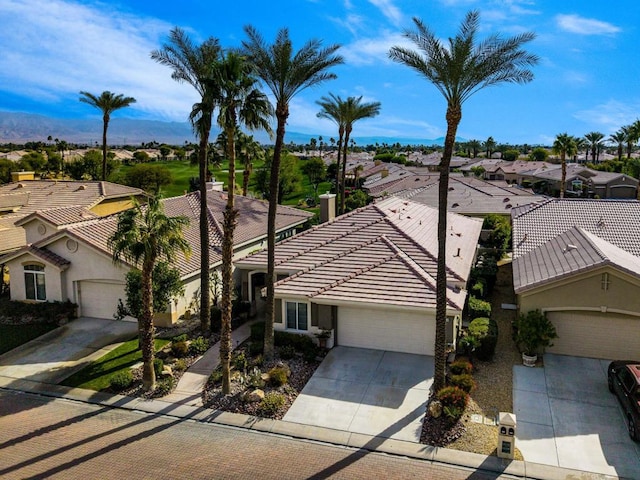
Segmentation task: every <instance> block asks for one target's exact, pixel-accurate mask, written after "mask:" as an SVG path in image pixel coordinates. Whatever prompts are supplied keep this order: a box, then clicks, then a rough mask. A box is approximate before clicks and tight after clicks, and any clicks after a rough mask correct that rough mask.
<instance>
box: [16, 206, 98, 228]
mask: <svg viewBox="0 0 640 480" xmlns="http://www.w3.org/2000/svg"><path fill="white" fill-rule="evenodd" d="M33 218H41V219H43V220H46V221H48V222H49V223H51V224H53V225H57V226H62V225H69V224H72V223H77V222H83V221H85V220H89V219H92V218H98V215H96V214H95V213H93V212H92V211H91V210H89V209H88V208H86V207H82V206H80V205H72V206H69V207H57V208H50V209H47V210H39V211H37V212H34V213H32V214H31V215H27V216H26V217H24V218H22V219H20V220H18V221H16V225H18V226H19V225H24V224H25V223H27V222H29V221H30V220H31V219H33Z"/></svg>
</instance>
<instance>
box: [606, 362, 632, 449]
mask: <svg viewBox="0 0 640 480" xmlns="http://www.w3.org/2000/svg"><path fill="white" fill-rule="evenodd" d="M607 379H608V383H609V390H610V391H611V392H612V393H615V394H616V396H617V397H618V400H619V401H620V404H621V405H622V409H623V410H624V415H625V417H627V425H628V427H629V436H630V437H631V438H632V439H633V440H635V441H636V442H637V441H639V440H640V362H634V361H616V362H611V363H610V364H609V368H608V374H607Z"/></svg>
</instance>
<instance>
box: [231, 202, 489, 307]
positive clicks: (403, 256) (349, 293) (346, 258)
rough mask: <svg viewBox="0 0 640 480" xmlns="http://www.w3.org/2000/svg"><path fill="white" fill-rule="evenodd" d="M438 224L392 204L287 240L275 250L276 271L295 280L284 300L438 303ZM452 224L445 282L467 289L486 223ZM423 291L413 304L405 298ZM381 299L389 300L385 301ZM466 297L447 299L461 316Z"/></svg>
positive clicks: (252, 262) (258, 261) (253, 263)
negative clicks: (300, 297) (305, 297)
mask: <svg viewBox="0 0 640 480" xmlns="http://www.w3.org/2000/svg"><path fill="white" fill-rule="evenodd" d="M437 216H438V211H437V210H436V209H433V208H429V207H426V206H424V205H420V204H418V203H415V202H410V201H407V200H402V199H399V198H395V197H391V198H388V199H385V200H382V201H379V202H377V203H374V204H372V205H369V206H367V207H364V208H362V209H358V210H355V211H353V212H350V213H348V214H345V215H342V216H340V217H337V218H336V219H335V220H334V221H332V222H329V223H325V224H322V225H318V226H316V227H314V228H312V229H310V230H307V231H305V232H302V233H301V234H299V235H296V236H294V237H292V238H289V239H287V240H284V241H282V242H280V243H278V244H277V245H276V251H275V260H276V270H277V271H279V272H287V273H290V274H294V276H293V277H290V278H288V279H285V280H282V281H280V282H279V283H278V292H280V293H290V294H291V293H294V292H297V294H299V295H313V296H314V297H315V298H323V299H329V298H331V299H334V300H336V299H338V298H342V299H348V298H351V297H353V298H356V297H357V298H361V299H362V300H361V301H368V302H380V301H385V302H387V303H393V302H396V303H395V304H397V305H409V304H411V305H414V306H425V302H427V303H429V302H432V301H434V298H435V297H432V295H435V291H434V290H433V289H434V286H435V281H434V278H435V276H436V272H437V258H436V255H437V246H438V243H437ZM448 224H449V230H450V234H449V240H448V242H447V267H448V274H447V280H448V283H449V284H452V285H458V286H459V285H465V284H466V280H467V278H468V275H469V271H470V269H471V263H472V261H473V258H474V254H475V249H476V245H477V241H478V236H479V235H480V230H481V228H482V222H481V221H480V220H476V219H470V218H466V217H462V216H460V215H455V214H449V216H448ZM266 257H267V252H266V251H265V250H263V251H261V252H257V253H255V254H253V255H250V256H248V257H245V258H244V259H242V260H240V261H238V262H236V264H237V265H238V266H239V267H241V268H248V269H250V268H266ZM295 274H298V275H297V276H296V275H295ZM405 281H406V282H407V285H406V286H405V285H404V282H405ZM373 284H377V285H384V288H378V287H376V288H374V287H373V286H372V285H373ZM405 287H406V289H407V290H406V291H405V290H404V289H405ZM412 289H413V290H412ZM418 290H419V291H420V294H419V295H418V294H417V295H418V296H417V297H415V298H410V297H411V295H410V294H408V293H407V292H408V291H412V292H414V293H416V292H417V291H418ZM381 291H385V293H388V295H386V296H385V297H384V300H380V298H378V297H379V294H380V292H381ZM374 292H377V293H374ZM403 292H404V293H403ZM465 295H466V292H462V293H461V291H460V290H458V289H454V288H451V289H450V290H449V294H448V299H449V301H450V302H454V303H453V304H455V305H456V308H457V307H459V308H462V305H463V304H464V296H465ZM423 297H424V298H423ZM403 298H404V300H402V299H403ZM429 304H430V305H431V303H429ZM453 304H451V305H453Z"/></svg>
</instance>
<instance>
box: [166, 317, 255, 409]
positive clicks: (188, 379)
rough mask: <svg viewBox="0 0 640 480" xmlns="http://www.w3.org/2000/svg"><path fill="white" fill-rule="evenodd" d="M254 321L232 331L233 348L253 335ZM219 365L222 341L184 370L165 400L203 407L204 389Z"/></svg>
mask: <svg viewBox="0 0 640 480" xmlns="http://www.w3.org/2000/svg"><path fill="white" fill-rule="evenodd" d="M253 323H255V321H254V322H247V323H244V324H242V325H240V326H239V327H238V328H236V329H235V330H233V331H232V332H231V348H232V349H235V348H236V347H237V346H238V345H240V344H241V343H242V342H244V341H246V340H247V339H248V338H249V337H250V336H251V325H252V324H253ZM218 365H220V342H217V343H216V344H214V345H213V346H211V347H209V350H207V351H206V352H205V354H204V355H202V357H200V358H199V359H198V360H197V361H196V362H195V363H194V364H193V365H191V367H189V368H188V369H187V371H186V372H184V374H183V375H182V377H181V378H180V381H179V382H178V385H176V388H175V390H174V391H173V392H172V393H170V394H169V395H167V396H166V397H164V400H165V401H167V402H170V403H176V404H179V405H189V406H191V407H201V406H202V390H203V388H204V386H205V384H206V383H207V380H208V379H209V375H211V372H213V370H215V368H216V367H217V366H218Z"/></svg>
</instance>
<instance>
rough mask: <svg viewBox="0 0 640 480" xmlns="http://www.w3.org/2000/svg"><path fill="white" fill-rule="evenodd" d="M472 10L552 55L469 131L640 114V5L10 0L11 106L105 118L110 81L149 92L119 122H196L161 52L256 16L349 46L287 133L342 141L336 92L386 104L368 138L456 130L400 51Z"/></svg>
mask: <svg viewBox="0 0 640 480" xmlns="http://www.w3.org/2000/svg"><path fill="white" fill-rule="evenodd" d="M470 9H478V10H479V11H480V14H481V18H480V24H481V32H480V33H481V35H480V38H482V37H484V36H485V35H486V34H488V33H494V32H501V33H502V34H504V35H505V36H506V35H514V34H517V33H520V32H523V31H534V32H536V34H537V38H536V40H534V41H533V42H531V43H529V44H527V49H528V50H530V51H531V52H533V53H535V54H537V55H538V56H539V57H540V59H541V60H540V63H539V65H538V66H537V67H535V68H534V74H535V77H536V78H535V80H534V81H533V82H531V83H529V84H526V85H524V86H521V85H510V84H507V85H503V86H499V87H493V88H489V89H486V90H482V91H480V92H478V93H477V94H476V95H475V96H473V97H472V98H471V99H469V100H468V101H467V102H466V103H465V105H464V107H463V119H462V122H461V124H460V127H459V130H458V135H459V136H460V137H464V138H467V139H479V140H485V139H486V138H487V137H489V136H493V137H494V138H495V140H496V141H498V142H500V143H530V144H549V143H551V142H552V139H553V138H554V136H555V135H556V134H558V133H562V132H568V133H570V134H573V135H584V134H585V133H587V132H590V131H601V132H603V133H605V134H607V135H608V134H611V133H613V132H615V131H616V130H617V129H618V128H620V127H621V126H623V125H626V124H629V123H631V122H633V121H634V120H636V119H637V118H638V117H640V88H639V87H640V62H639V61H638V60H639V59H638V55H637V50H636V49H637V46H638V45H640V32H639V28H640V26H639V25H638V18H640V3H638V1H637V0H616V1H615V2H611V3H607V4H604V3H603V2H602V1H601V0H562V1H558V0H501V1H497V0H496V1H491V0H489V1H479V0H335V1H333V0H286V1H281V0H272V1H268V2H267V1H264V0H249V1H244V2H243V1H235V2H217V1H212V0H183V1H182V2H175V1H171V2H169V1H166V0H153V1H148V0H130V1H104V2H93V1H74V0H2V2H0V25H2V26H3V27H2V33H1V34H0V52H1V55H0V110H7V111H20V112H30V113H41V114H45V115H49V116H54V117H59V118H85V117H96V116H97V112H96V111H95V110H93V109H91V108H90V107H89V106H87V105H85V104H81V103H79V102H78V92H79V91H80V90H87V91H90V92H93V93H96V94H99V93H100V92H102V91H103V90H111V91H113V92H116V93H123V94H125V95H127V96H133V97H135V98H136V99H137V100H138V102H137V104H136V105H135V108H129V109H125V110H122V111H120V112H118V113H116V114H115V115H114V116H116V117H117V116H126V117H131V118H144V119H153V120H165V121H185V120H186V118H187V115H188V112H189V111H190V108H191V105H192V104H193V102H194V101H195V100H196V97H195V93H194V91H193V89H192V88H191V87H190V86H186V85H181V84H178V83H176V82H175V81H173V80H172V79H171V76H170V73H171V72H170V70H169V69H168V68H167V67H163V66H161V65H158V64H156V63H155V62H153V61H152V60H151V59H150V58H149V53H150V52H151V51H152V50H153V49H156V48H159V47H160V46H161V44H162V43H163V41H165V40H166V37H167V34H168V32H169V31H170V29H171V28H172V27H174V26H180V27H182V28H184V29H185V30H186V31H187V32H189V34H190V35H191V36H192V38H193V39H194V40H196V41H198V42H200V41H202V40H204V39H205V38H207V37H209V36H214V37H217V38H219V39H220V42H221V44H222V45H223V46H224V47H234V46H239V45H240V43H241V41H242V39H243V38H244V31H243V26H244V25H247V24H251V25H253V26H255V27H256V28H257V29H258V30H259V31H260V32H261V33H262V35H263V36H264V37H265V39H267V40H268V41H271V40H273V38H274V35H275V33H276V31H277V30H278V29H279V28H280V27H288V28H289V30H290V34H291V37H292V39H293V41H294V44H295V45H297V46H300V45H302V43H303V42H305V41H306V40H309V39H311V38H318V39H322V40H323V42H324V43H325V44H334V43H338V44H340V45H342V47H341V49H340V53H341V54H342V55H343V56H344V58H345V64H344V65H341V66H339V67H337V68H335V70H334V71H335V73H336V74H337V75H338V79H337V80H333V81H330V82H327V83H326V84H323V85H321V86H319V87H316V88H312V89H308V90H306V91H304V92H303V93H302V94H300V95H299V96H297V97H296V98H295V99H294V101H293V103H292V104H291V116H290V118H289V123H288V127H287V128H288V130H290V131H296V132H301V133H308V134H312V135H323V136H324V137H325V138H326V139H328V138H329V137H331V136H335V135H336V132H335V128H334V126H333V124H331V123H330V122H328V121H326V120H320V119H318V118H316V113H317V112H318V107H317V105H316V104H315V101H316V100H318V99H319V98H320V97H321V96H323V95H327V94H328V93H330V92H332V93H335V94H338V95H341V96H342V97H347V96H351V95H353V96H360V95H362V96H363V98H364V100H366V101H379V102H381V104H382V108H381V113H380V115H379V116H378V117H376V118H375V119H370V120H364V121H361V122H359V123H358V124H356V126H355V128H354V133H353V134H354V136H356V137H361V136H387V137H419V138H427V139H432V138H437V137H440V136H443V135H444V133H445V130H446V123H445V120H444V113H445V108H446V104H445V102H444V100H443V98H442V96H441V94H440V93H439V92H438V91H437V90H436V89H435V88H434V87H433V86H432V85H431V84H430V83H428V82H427V81H426V80H424V79H422V78H420V77H419V76H418V75H417V74H415V73H414V72H413V71H411V70H410V69H409V68H407V67H405V66H403V65H399V64H396V63H393V62H391V61H389V60H388V58H387V53H388V51H389V48H390V47H391V46H393V45H410V44H407V41H406V39H405V38H404V37H403V36H402V33H403V30H404V29H406V28H410V27H411V26H412V20H411V19H412V17H414V16H415V17H419V18H421V19H422V20H423V21H424V22H425V23H426V24H428V25H429V26H430V27H431V28H432V29H433V31H434V32H435V33H436V35H438V36H439V37H441V38H447V37H448V36H452V35H454V34H455V32H456V30H457V28H458V25H459V24H460V21H461V20H462V19H463V18H464V15H465V13H466V12H467V11H468V10H470Z"/></svg>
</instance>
